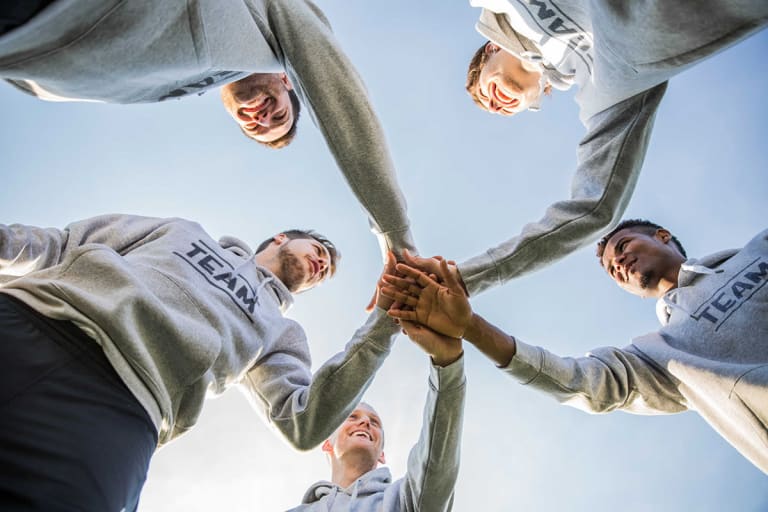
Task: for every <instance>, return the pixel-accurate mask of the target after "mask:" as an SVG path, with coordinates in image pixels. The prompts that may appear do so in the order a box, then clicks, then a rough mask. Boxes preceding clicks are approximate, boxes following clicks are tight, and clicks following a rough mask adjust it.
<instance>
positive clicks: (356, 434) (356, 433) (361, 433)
mask: <svg viewBox="0 0 768 512" xmlns="http://www.w3.org/2000/svg"><path fill="white" fill-rule="evenodd" d="M352 435H353V436H362V437H365V438H367V439H368V440H369V441H370V440H372V439H371V435H370V434H369V433H368V432H363V431H362V430H358V431H357V432H352Z"/></svg>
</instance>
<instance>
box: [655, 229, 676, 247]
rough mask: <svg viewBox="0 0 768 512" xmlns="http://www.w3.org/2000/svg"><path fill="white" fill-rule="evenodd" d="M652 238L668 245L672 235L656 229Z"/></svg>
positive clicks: (664, 230)
mask: <svg viewBox="0 0 768 512" xmlns="http://www.w3.org/2000/svg"><path fill="white" fill-rule="evenodd" d="M653 236H654V237H655V238H656V239H657V240H659V241H660V242H661V243H663V244H666V243H669V241H670V240H672V233H670V232H669V231H667V230H666V229H664V228H659V229H657V230H656V233H655V234H654V235H653Z"/></svg>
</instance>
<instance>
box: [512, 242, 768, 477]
mask: <svg viewBox="0 0 768 512" xmlns="http://www.w3.org/2000/svg"><path fill="white" fill-rule="evenodd" d="M766 284H768V230H766V231H763V232H762V233H760V234H758V235H757V236H756V237H755V238H753V239H752V240H751V241H750V242H749V243H748V244H747V245H746V246H744V248H742V249H741V250H739V251H724V252H721V253H717V254H713V255H711V256H708V257H706V258H702V259H701V260H693V259H692V260H688V261H687V262H685V263H684V264H683V266H682V268H681V270H680V275H679V278H678V287H677V288H675V289H672V290H670V291H669V292H667V294H666V295H665V296H664V297H662V298H660V299H659V301H658V304H657V313H658V315H659V320H660V321H661V323H662V328H661V329H660V330H659V331H657V332H653V333H650V334H646V335H644V336H640V337H638V338H635V339H633V340H632V344H631V345H629V346H627V347H624V348H623V349H618V348H614V347H604V348H598V349H595V350H592V351H591V352H590V353H589V354H587V356H585V357H579V358H570V357H559V356H556V355H554V354H551V353H550V352H547V351H546V350H545V349H543V348H540V347H534V346H531V345H527V344H525V343H523V342H521V341H519V340H518V342H517V353H516V354H515V357H514V358H513V359H512V361H511V362H510V364H509V365H508V366H507V367H506V368H505V369H504V371H505V372H507V373H508V374H509V375H511V376H514V377H515V378H516V379H517V380H519V381H520V382H521V383H523V384H528V385H530V386H532V387H534V388H536V389H540V390H542V391H544V392H546V393H548V394H551V395H553V396H554V397H555V398H557V400H559V401H560V402H562V403H565V404H568V405H571V406H573V407H577V408H579V409H582V410H585V411H587V412H593V413H601V412H610V411H613V410H617V409H620V410H625V411H628V412H632V413H636V414H659V413H662V414H664V413H676V412H681V411H685V410H689V409H690V410H694V411H696V412H698V413H699V414H700V415H701V416H702V417H703V418H704V419H705V420H707V422H708V423H709V424H710V425H712V427H713V428H714V429H715V430H717V432H719V433H720V435H722V436H723V437H724V438H725V439H727V440H728V442H730V443H731V444H732V445H733V446H734V447H735V448H736V449H737V450H739V451H740V452H741V453H742V454H743V455H744V456H745V457H746V458H747V459H749V460H750V461H751V462H752V463H754V464H755V465H756V466H757V467H759V468H760V469H762V470H763V471H764V472H766V473H768V286H766Z"/></svg>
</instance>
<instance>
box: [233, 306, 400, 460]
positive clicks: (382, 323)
mask: <svg viewBox="0 0 768 512" xmlns="http://www.w3.org/2000/svg"><path fill="white" fill-rule="evenodd" d="M287 322H290V324H291V326H292V328H291V327H289V328H288V329H286V331H285V332H284V333H283V334H282V338H283V339H282V340H281V341H279V342H278V344H279V345H281V346H283V347H284V348H283V349H282V350H275V351H274V352H273V353H271V354H268V355H267V356H266V357H264V358H263V359H262V360H260V361H259V362H258V363H257V364H256V365H254V366H253V367H252V368H251V369H250V370H249V371H248V373H247V375H246V377H245V379H244V382H243V384H244V386H243V387H244V390H245V391H246V394H247V396H248V397H249V399H250V400H251V401H252V403H253V404H254V405H255V406H256V408H257V409H259V410H261V411H263V413H264V415H265V417H266V418H267V419H268V421H269V422H270V423H271V424H272V425H273V426H274V427H275V428H277V429H278V430H279V431H280V433H281V434H282V435H283V436H284V437H285V439H286V440H287V441H288V442H289V443H290V444H291V445H292V446H294V447H295V448H297V449H299V450H309V449H311V448H314V447H315V446H317V445H318V444H320V443H321V442H323V441H324V440H326V439H327V438H328V437H329V436H330V435H331V434H332V433H333V431H334V430H336V428H337V427H338V426H339V425H341V423H342V422H343V421H344V418H346V417H347V416H349V414H350V413H351V412H352V411H353V410H354V408H355V407H356V405H357V403H358V402H359V401H360V399H361V398H362V396H363V393H364V392H365V390H366V389H367V388H368V386H369V385H370V384H371V382H372V381H373V376H374V375H375V373H376V371H377V370H378V369H379V367H380V366H381V364H382V363H383V362H384V360H385V359H386V357H387V355H389V351H390V348H391V346H392V343H393V342H394V339H395V337H396V336H397V333H398V332H399V328H398V326H397V324H395V323H394V322H393V321H392V320H391V319H390V318H389V317H387V314H386V312H385V311H384V310H382V309H381V308H378V307H377V308H376V309H375V310H374V312H373V313H371V315H370V316H369V317H368V321H367V322H366V323H365V324H364V325H363V326H362V327H361V328H360V329H358V330H357V332H356V333H355V334H354V336H353V337H352V339H351V340H350V341H349V343H347V345H346V347H345V348H344V351H342V352H340V353H338V354H336V355H335V356H333V357H332V358H331V359H329V360H328V361H326V362H325V363H324V364H323V365H322V366H321V367H320V368H319V369H318V370H317V372H316V373H315V374H314V376H313V375H312V374H311V373H310V361H309V356H308V354H307V340H306V336H305V334H304V331H303V329H301V327H300V326H299V325H298V324H296V323H295V322H292V321H287ZM291 347H293V348H291Z"/></svg>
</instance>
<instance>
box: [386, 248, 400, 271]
mask: <svg viewBox="0 0 768 512" xmlns="http://www.w3.org/2000/svg"><path fill="white" fill-rule="evenodd" d="M396 264H397V259H396V258H395V253H393V252H392V251H389V252H387V262H386V263H385V264H384V273H385V274H394V273H395V265H396Z"/></svg>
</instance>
